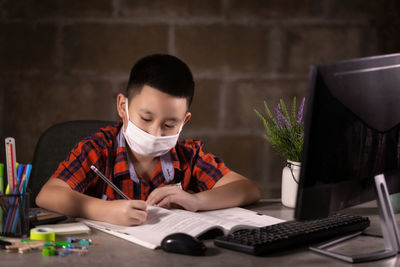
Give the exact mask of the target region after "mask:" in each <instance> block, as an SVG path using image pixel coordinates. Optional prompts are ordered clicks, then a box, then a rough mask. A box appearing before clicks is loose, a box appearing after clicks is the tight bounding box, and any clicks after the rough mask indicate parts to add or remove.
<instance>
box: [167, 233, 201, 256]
mask: <svg viewBox="0 0 400 267" xmlns="http://www.w3.org/2000/svg"><path fill="white" fill-rule="evenodd" d="M161 248H162V249H163V250H164V251H167V252H173V253H179V254H186V255H192V256H202V255H204V253H205V252H206V249H207V248H206V246H205V245H204V244H203V242H201V241H200V240H199V239H197V238H195V237H193V236H191V235H188V234H185V233H174V234H170V235H167V236H166V237H165V238H164V239H163V240H162V241H161Z"/></svg>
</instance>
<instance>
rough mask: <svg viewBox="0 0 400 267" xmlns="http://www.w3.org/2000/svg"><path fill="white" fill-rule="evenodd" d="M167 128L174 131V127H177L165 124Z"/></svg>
mask: <svg viewBox="0 0 400 267" xmlns="http://www.w3.org/2000/svg"><path fill="white" fill-rule="evenodd" d="M165 127H167V128H170V129H172V128H174V127H175V125H169V124H165Z"/></svg>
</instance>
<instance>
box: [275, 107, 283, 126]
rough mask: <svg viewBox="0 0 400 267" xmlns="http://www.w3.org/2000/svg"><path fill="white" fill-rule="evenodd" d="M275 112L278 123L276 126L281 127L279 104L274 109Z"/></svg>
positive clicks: (281, 117)
mask: <svg viewBox="0 0 400 267" xmlns="http://www.w3.org/2000/svg"><path fill="white" fill-rule="evenodd" d="M275 112H276V119H277V121H278V126H279V127H282V121H283V115H282V113H281V105H280V104H278V106H277V107H276V109H275Z"/></svg>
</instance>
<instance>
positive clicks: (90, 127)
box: [28, 120, 115, 207]
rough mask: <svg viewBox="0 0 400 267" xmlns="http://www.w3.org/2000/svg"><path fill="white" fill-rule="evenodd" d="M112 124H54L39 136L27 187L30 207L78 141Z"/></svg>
mask: <svg viewBox="0 0 400 267" xmlns="http://www.w3.org/2000/svg"><path fill="white" fill-rule="evenodd" d="M114 123H115V122H112V121H97V120H77V121H67V122H62V123H59V124H55V125H53V126H51V127H50V128H49V129H47V130H46V131H45V132H44V133H43V134H42V135H41V136H40V138H39V141H38V143H37V145H36V148H35V153H34V156H33V161H32V172H31V176H30V178H29V185H28V187H29V190H30V193H31V197H30V206H31V207H34V206H36V204H35V199H36V196H37V194H38V193H39V192H40V189H41V188H42V186H43V185H44V184H45V183H46V182H47V180H48V179H49V178H50V176H51V175H52V174H53V173H54V172H55V170H56V169H57V167H58V165H59V164H60V162H62V161H63V160H65V158H66V157H67V155H68V153H69V152H70V151H71V149H72V148H73V147H74V146H75V145H76V144H77V143H78V142H79V141H80V140H82V139H83V138H84V137H87V136H89V135H91V134H93V133H94V132H96V131H97V130H98V129H100V128H102V127H104V126H106V125H112V124H114Z"/></svg>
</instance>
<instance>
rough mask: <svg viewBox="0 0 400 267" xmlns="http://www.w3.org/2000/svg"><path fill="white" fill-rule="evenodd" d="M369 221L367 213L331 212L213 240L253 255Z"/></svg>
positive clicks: (361, 226) (352, 228)
mask: <svg viewBox="0 0 400 267" xmlns="http://www.w3.org/2000/svg"><path fill="white" fill-rule="evenodd" d="M369 225H370V222H369V219H368V218H367V217H361V216H354V215H348V214H333V215H330V216H329V217H326V218H323V219H317V220H307V221H295V220H293V221H286V222H282V223H278V224H274V225H270V226H266V227H261V228H255V229H244V230H238V231H235V232H233V233H231V234H228V235H226V236H221V237H217V238H216V239H215V240H214V244H215V245H217V246H219V247H223V248H227V249H232V250H237V251H240V252H245V253H249V254H253V255H265V254H267V253H269V252H276V251H283V250H285V249H287V248H291V247H295V246H299V245H308V244H312V243H315V242H320V241H324V240H327V239H329V238H333V237H336V236H342V235H344V234H348V233H353V232H357V231H362V230H364V229H365V228H367V227H368V226H369Z"/></svg>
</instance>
